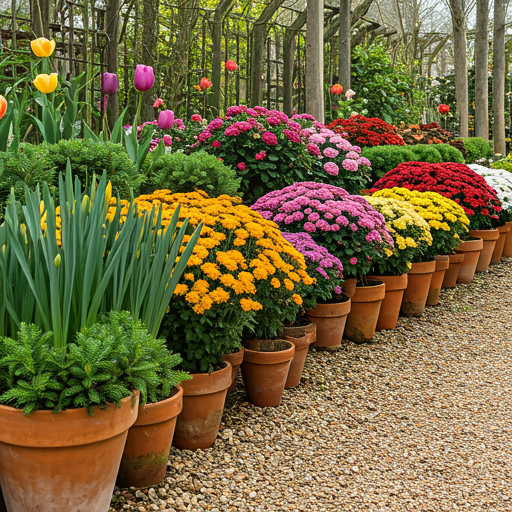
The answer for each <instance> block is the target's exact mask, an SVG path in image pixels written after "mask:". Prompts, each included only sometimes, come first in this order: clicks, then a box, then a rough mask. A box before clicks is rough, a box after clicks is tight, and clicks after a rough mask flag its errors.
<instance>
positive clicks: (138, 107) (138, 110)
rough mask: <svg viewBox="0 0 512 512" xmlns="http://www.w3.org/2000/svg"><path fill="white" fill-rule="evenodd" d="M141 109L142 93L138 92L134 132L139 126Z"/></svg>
mask: <svg viewBox="0 0 512 512" xmlns="http://www.w3.org/2000/svg"><path fill="white" fill-rule="evenodd" d="M141 108H142V93H141V92H139V104H138V106H137V126H135V130H137V127H138V126H140V125H141V122H140V111H141ZM132 129H133V128H132Z"/></svg>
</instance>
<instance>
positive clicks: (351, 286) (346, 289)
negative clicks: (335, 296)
mask: <svg viewBox="0 0 512 512" xmlns="http://www.w3.org/2000/svg"><path fill="white" fill-rule="evenodd" d="M356 286H357V279H356V278H355V277H351V278H350V279H345V281H343V293H344V294H345V295H346V296H347V297H348V298H349V299H351V298H352V297H353V296H354V293H356Z"/></svg>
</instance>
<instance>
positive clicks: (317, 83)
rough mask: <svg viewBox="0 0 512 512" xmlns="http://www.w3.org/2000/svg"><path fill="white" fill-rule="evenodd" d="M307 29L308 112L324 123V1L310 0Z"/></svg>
mask: <svg viewBox="0 0 512 512" xmlns="http://www.w3.org/2000/svg"><path fill="white" fill-rule="evenodd" d="M306 29H307V30H306V111H307V112H308V113H309V114H311V115H312V116H314V117H315V118H316V120H317V121H319V122H321V123H323V122H324V0H309V2H308V12H307V27H306Z"/></svg>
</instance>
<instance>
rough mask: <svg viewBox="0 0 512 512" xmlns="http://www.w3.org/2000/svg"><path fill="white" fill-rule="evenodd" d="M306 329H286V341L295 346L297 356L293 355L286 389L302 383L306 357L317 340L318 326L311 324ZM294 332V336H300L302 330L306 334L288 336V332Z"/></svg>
mask: <svg viewBox="0 0 512 512" xmlns="http://www.w3.org/2000/svg"><path fill="white" fill-rule="evenodd" d="M306 328H307V329H305V328H304V327H302V328H301V327H288V328H286V327H285V329H284V332H285V336H284V339H285V340H286V341H291V342H292V343H293V344H294V345H295V354H294V355H293V359H292V362H291V364H290V369H289V370H288V377H287V378H286V383H285V385H284V389H289V388H294V387H295V386H298V385H299V383H300V378H301V377H302V370H304V364H305V362H306V356H307V355H308V350H309V345H311V343H313V341H314V340H315V339H316V325H315V324H314V323H313V322H311V323H310V324H309V325H307V326H306ZM289 330H292V332H293V334H300V332H301V330H302V333H304V335H303V336H300V337H297V336H287V334H286V333H287V331H289Z"/></svg>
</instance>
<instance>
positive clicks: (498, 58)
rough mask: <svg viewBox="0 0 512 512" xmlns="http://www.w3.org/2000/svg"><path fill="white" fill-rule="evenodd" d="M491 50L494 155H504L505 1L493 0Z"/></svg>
mask: <svg viewBox="0 0 512 512" xmlns="http://www.w3.org/2000/svg"><path fill="white" fill-rule="evenodd" d="M493 48H494V49H493V66H492V95H493V107H494V129H493V139H494V153H497V154H500V155H505V153H506V144H505V0H494V47H493Z"/></svg>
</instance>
